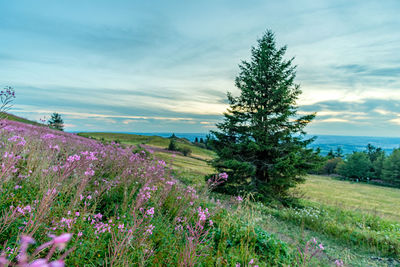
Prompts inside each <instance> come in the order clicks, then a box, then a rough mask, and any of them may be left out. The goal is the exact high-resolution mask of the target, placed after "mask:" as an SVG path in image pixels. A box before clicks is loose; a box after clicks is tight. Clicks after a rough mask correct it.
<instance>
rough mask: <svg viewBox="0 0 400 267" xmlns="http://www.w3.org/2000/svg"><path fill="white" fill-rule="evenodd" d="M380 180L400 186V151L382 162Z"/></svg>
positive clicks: (396, 151)
mask: <svg viewBox="0 0 400 267" xmlns="http://www.w3.org/2000/svg"><path fill="white" fill-rule="evenodd" d="M382 180H384V181H386V182H389V183H391V184H394V185H397V186H400V149H395V150H394V151H393V153H392V154H391V155H390V156H389V157H387V158H386V159H385V160H384V162H383V169H382Z"/></svg>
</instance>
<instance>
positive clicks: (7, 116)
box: [0, 112, 45, 126]
mask: <svg viewBox="0 0 400 267" xmlns="http://www.w3.org/2000/svg"><path fill="white" fill-rule="evenodd" d="M0 119H7V120H10V121H18V122H23V123H26V124H32V125H36V126H45V125H43V124H40V123H38V122H35V121H31V120H28V119H25V118H22V117H18V116H16V115H13V114H9V113H3V112H0Z"/></svg>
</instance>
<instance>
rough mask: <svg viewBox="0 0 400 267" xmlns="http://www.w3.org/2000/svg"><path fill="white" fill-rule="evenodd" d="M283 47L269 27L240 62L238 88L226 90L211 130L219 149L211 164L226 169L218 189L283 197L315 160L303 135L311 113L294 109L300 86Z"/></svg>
mask: <svg viewBox="0 0 400 267" xmlns="http://www.w3.org/2000/svg"><path fill="white" fill-rule="evenodd" d="M285 52H286V47H282V48H278V47H276V44H275V36H274V34H273V33H272V32H271V31H267V32H266V33H265V34H264V36H263V37H262V38H261V39H259V40H258V45H257V47H253V48H252V50H251V61H250V62H247V61H243V62H242V64H241V65H239V68H240V73H239V75H238V76H237V77H236V80H235V84H236V87H237V88H239V89H240V91H241V94H240V96H238V97H234V96H232V95H231V94H230V93H228V101H229V104H230V108H229V109H228V111H227V112H226V113H225V114H224V121H223V122H222V123H219V124H217V127H218V131H213V132H212V133H213V135H214V136H215V140H212V142H211V143H212V146H213V149H214V150H215V151H216V153H217V155H218V158H217V159H216V160H214V162H213V166H214V167H216V168H217V169H218V170H219V171H220V172H227V173H228V174H229V179H228V182H227V183H224V184H222V185H221V186H220V187H219V188H217V190H219V191H222V192H225V193H230V194H237V193H239V192H241V191H247V192H253V194H254V195H255V196H256V197H258V198H259V199H266V198H271V197H274V198H279V199H283V198H284V197H286V196H287V191H288V189H289V188H291V187H294V186H296V184H298V183H300V182H302V181H303V178H302V176H303V175H305V174H306V173H307V171H309V170H311V169H312V168H313V166H314V160H315V156H316V154H315V153H314V152H313V151H312V150H311V149H307V148H306V147H307V145H308V144H310V143H311V142H312V141H313V139H307V140H305V138H304V134H305V132H304V130H303V129H304V127H305V126H306V125H307V124H308V123H309V122H310V121H311V120H312V119H313V118H314V116H315V115H314V114H310V115H306V116H302V117H299V116H298V115H297V107H296V105H295V103H296V100H297V99H298V96H299V95H300V93H301V90H300V87H299V85H298V84H295V82H294V79H295V76H296V72H295V69H296V67H295V66H292V62H293V58H292V59H289V60H285V59H284V55H285Z"/></svg>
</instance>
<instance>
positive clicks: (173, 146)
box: [168, 138, 178, 151]
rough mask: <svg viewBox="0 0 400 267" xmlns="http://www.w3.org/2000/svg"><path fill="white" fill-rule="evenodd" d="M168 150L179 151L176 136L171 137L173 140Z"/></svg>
mask: <svg viewBox="0 0 400 267" xmlns="http://www.w3.org/2000/svg"><path fill="white" fill-rule="evenodd" d="M168 150H171V151H178V146H177V145H176V140H175V138H171V140H170V141H169V145H168Z"/></svg>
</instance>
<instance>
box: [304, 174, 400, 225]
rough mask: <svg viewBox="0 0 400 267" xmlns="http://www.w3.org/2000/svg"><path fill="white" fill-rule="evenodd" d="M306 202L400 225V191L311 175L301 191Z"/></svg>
mask: <svg viewBox="0 0 400 267" xmlns="http://www.w3.org/2000/svg"><path fill="white" fill-rule="evenodd" d="M298 188H299V189H300V190H301V191H302V192H303V193H304V198H305V199H307V200H310V201H312V202H318V203H323V204H326V205H330V206H336V207H340V208H342V209H347V210H355V211H359V212H363V213H368V214H374V215H378V216H380V217H383V218H387V219H390V220H396V221H398V222H400V208H399V204H400V190H399V189H397V188H388V187H383V186H376V185H369V184H364V183H356V182H349V181H340V180H338V179H334V178H330V177H326V176H316V175H310V176H308V177H307V180H306V183H305V184H302V185H300V186H299V187H298Z"/></svg>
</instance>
